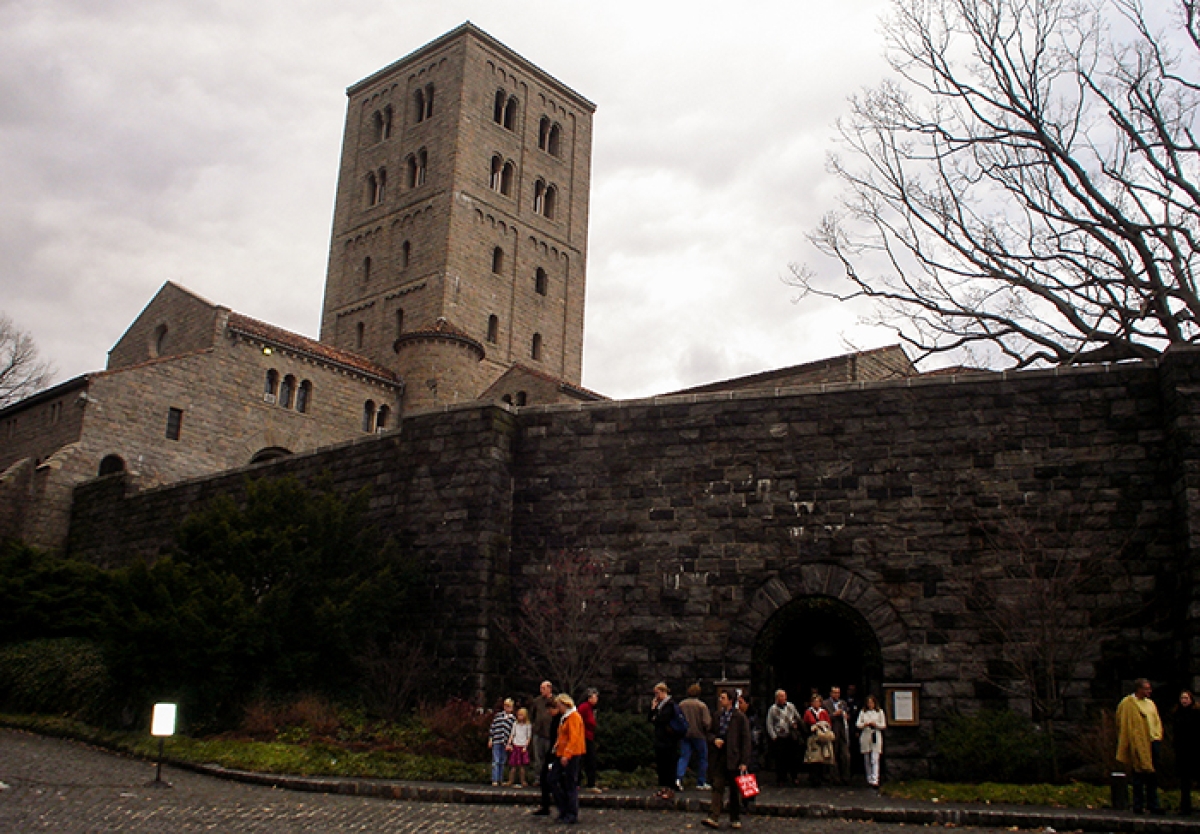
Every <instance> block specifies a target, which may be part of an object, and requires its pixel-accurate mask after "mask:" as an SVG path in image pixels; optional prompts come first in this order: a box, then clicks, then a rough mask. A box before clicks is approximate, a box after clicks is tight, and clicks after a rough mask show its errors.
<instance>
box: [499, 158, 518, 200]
mask: <svg viewBox="0 0 1200 834" xmlns="http://www.w3.org/2000/svg"><path fill="white" fill-rule="evenodd" d="M516 175H517V168H516V166H515V165H513V164H512V163H511V162H505V163H504V168H503V169H502V170H501V171H500V193H501V194H503V195H504V196H506V197H508V196H510V195H511V194H512V189H513V179H514V178H515V177H516Z"/></svg>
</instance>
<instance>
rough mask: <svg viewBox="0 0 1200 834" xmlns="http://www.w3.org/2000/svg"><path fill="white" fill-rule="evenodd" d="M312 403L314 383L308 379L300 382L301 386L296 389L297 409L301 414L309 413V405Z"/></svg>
mask: <svg viewBox="0 0 1200 834" xmlns="http://www.w3.org/2000/svg"><path fill="white" fill-rule="evenodd" d="M311 403H312V383H311V382H309V381H308V380H307V379H306V380H304V382H301V383H300V387H299V388H297V389H296V410H297V411H299V412H300V413H301V414H307V413H308V407H309V405H310V404H311Z"/></svg>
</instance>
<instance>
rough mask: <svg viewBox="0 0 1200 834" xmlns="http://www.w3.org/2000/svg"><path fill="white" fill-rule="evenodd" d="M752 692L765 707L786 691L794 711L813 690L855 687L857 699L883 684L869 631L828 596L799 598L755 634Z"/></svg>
mask: <svg viewBox="0 0 1200 834" xmlns="http://www.w3.org/2000/svg"><path fill="white" fill-rule="evenodd" d="M750 680H751V692H752V694H753V695H754V698H755V700H756V701H758V702H759V703H770V702H771V700H772V699H773V698H774V693H775V690H777V689H785V690H787V693H788V699H789V700H791V701H792V702H793V703H795V704H796V705H797V706H798V707H801V708H803V706H804V705H805V704H806V703H807V702H808V697H809V693H810V692H811V690H812V689H814V688H816V689H818V690H820V692H821V694H822V695H827V694H828V693H829V687H830V686H840V687H842V690H843V691H845V689H846V687H847V686H849V685H850V684H854V685H855V686H857V687H858V692H859V695H860V697H862V696H863V695H864V694H865V693H868V692H875V691H877V690H878V689H879V685H880V684H881V683H882V682H883V656H882V652H881V650H880V645H879V640H878V638H877V637H876V635H875V631H874V629H872V628H871V626H870V624H869V623H868V622H867V621H866V619H865V618H864V617H863V615H862V614H860V613H859V612H858V611H856V610H855V609H854V608H853V607H851V606H850V605H848V604H846V603H845V602H843V601H841V600H840V599H836V598H834V597H829V596H816V595H814V596H802V597H798V598H796V599H793V600H792V601H791V602H788V603H786V604H785V605H783V606H782V607H780V608H779V610H777V611H776V612H775V613H774V614H773V615H771V617H770V619H768V620H767V622H766V624H764V625H763V627H762V630H761V631H759V633H758V638H757V639H756V640H755V642H754V649H753V652H752V654H751V660H750Z"/></svg>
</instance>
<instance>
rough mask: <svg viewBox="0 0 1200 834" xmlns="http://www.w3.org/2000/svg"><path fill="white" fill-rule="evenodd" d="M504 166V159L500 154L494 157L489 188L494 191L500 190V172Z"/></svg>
mask: <svg viewBox="0 0 1200 834" xmlns="http://www.w3.org/2000/svg"><path fill="white" fill-rule="evenodd" d="M503 168H504V160H503V159H501V158H500V157H499V156H498V155H497V156H493V157H492V171H491V174H489V176H488V188H490V189H492V191H499V190H500V172H501V170H502V169H503Z"/></svg>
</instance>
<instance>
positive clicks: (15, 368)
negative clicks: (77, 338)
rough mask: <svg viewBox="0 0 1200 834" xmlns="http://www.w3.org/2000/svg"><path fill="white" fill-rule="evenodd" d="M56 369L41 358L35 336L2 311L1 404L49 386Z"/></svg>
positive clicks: (0, 354)
mask: <svg viewBox="0 0 1200 834" xmlns="http://www.w3.org/2000/svg"><path fill="white" fill-rule="evenodd" d="M53 375H54V369H53V368H52V367H51V366H50V363H49V362H46V361H44V360H41V359H39V358H38V349H37V345H36V344H34V342H33V337H32V336H30V335H29V334H28V333H26V332H25V331H23V330H19V329H18V328H17V326H16V325H15V324H13V321H12V319H10V318H9V317H8V316H6V315H4V314H3V313H0V408H3V407H4V406H6V405H12V404H13V403H15V402H17V401H18V400H23V399H25V398H26V397H28V396H29V395H30V394H33V393H35V392H37V391H39V390H40V389H42V388H44V387H46V383H47V382H49V380H50V377H51V376H53Z"/></svg>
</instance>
